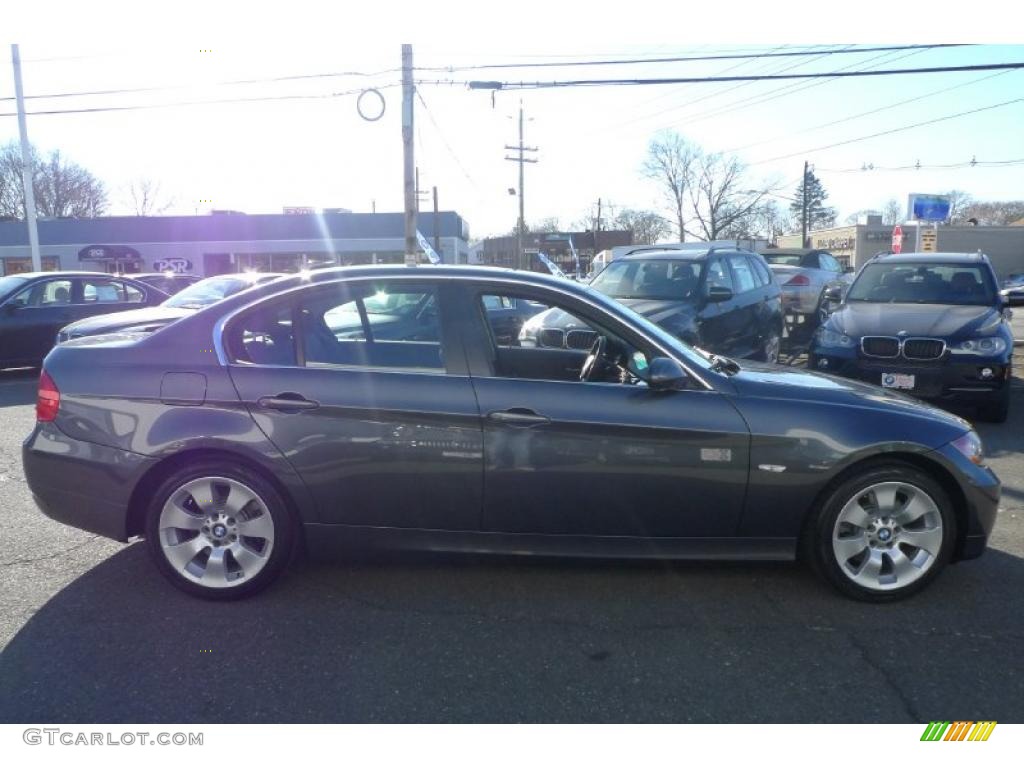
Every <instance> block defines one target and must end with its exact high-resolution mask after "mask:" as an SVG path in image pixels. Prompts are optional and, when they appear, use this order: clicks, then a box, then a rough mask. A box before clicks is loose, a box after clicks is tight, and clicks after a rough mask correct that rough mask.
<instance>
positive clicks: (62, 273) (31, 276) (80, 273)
mask: <svg viewBox="0 0 1024 768" xmlns="http://www.w3.org/2000/svg"><path fill="white" fill-rule="evenodd" d="M97 276H99V277H123V275H111V274H109V273H107V272H90V271H88V270H84V269H83V270H74V271H72V270H65V269H61V270H57V271H54V272H19V273H18V274H16V275H6V277H23V278H25V279H26V280H35V279H36V278H38V277H97Z"/></svg>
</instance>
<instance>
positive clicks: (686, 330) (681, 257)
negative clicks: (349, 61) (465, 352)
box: [520, 243, 782, 362]
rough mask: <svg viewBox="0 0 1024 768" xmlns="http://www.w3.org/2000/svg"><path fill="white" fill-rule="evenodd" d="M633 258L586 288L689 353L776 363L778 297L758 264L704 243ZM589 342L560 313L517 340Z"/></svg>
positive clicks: (533, 324)
mask: <svg viewBox="0 0 1024 768" xmlns="http://www.w3.org/2000/svg"><path fill="white" fill-rule="evenodd" d="M638 251H639V252H635V253H632V254H630V255H626V256H622V257H620V258H617V259H615V260H614V261H612V262H611V263H609V264H608V266H607V267H605V268H604V270H602V271H601V272H600V274H598V275H597V276H596V277H595V278H594V279H593V280H591V281H590V286H591V287H592V288H593V289H594V290H596V291H600V292H601V293H603V294H605V295H606V296H610V297H612V298H614V299H617V300H618V301H620V302H621V303H623V304H625V305H626V306H627V307H630V308H631V309H633V310H634V311H636V312H639V313H640V314H641V315H643V316H644V317H646V318H648V319H649V320H651V321H653V322H655V323H657V324H658V325H660V326H662V327H663V328H665V329H666V330H668V331H669V333H672V334H673V335H675V336H677V337H678V338H680V339H682V340H683V341H685V342H687V343H688V344H691V345H693V346H698V347H701V348H703V349H707V350H709V351H711V352H715V353H718V354H723V355H731V356H734V357H750V358H756V359H759V360H767V361H770V362H776V361H777V360H778V357H779V348H780V346H781V340H782V304H781V301H780V291H779V286H778V284H777V283H776V282H775V280H774V279H772V274H771V272H770V271H769V269H768V267H767V265H766V264H765V263H764V260H763V259H762V258H761V257H760V256H758V255H757V254H756V253H753V252H752V251H743V250H739V249H736V248H720V247H716V246H714V245H708V244H703V243H700V244H694V245H692V246H689V247H681V248H675V249H672V250H666V249H662V248H659V247H657V246H647V247H645V248H644V249H642V250H639V249H638ZM592 340H593V334H592V333H589V332H587V331H586V330H585V329H582V330H581V328H580V327H578V326H577V325H576V324H575V321H574V320H573V318H571V317H569V316H568V315H566V314H565V313H560V312H558V311H557V310H552V311H549V312H547V313H544V314H539V315H536V316H535V317H533V319H531V320H530V321H529V322H528V323H527V324H526V325H525V326H524V327H523V330H522V331H521V332H520V341H521V343H522V344H523V346H537V347H556V348H557V347H563V348H575V349H589V348H590V344H591V342H592Z"/></svg>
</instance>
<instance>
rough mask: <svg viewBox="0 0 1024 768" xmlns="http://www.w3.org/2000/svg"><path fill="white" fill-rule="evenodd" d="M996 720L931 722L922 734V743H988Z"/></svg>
mask: <svg viewBox="0 0 1024 768" xmlns="http://www.w3.org/2000/svg"><path fill="white" fill-rule="evenodd" d="M995 727H996V721H995V720H981V721H978V722H972V721H964V720H957V721H956V722H955V723H951V722H949V721H948V720H947V721H945V722H935V721H933V722H931V723H928V727H927V728H925V729H924V733H923V734H921V741H988V737H989V736H991V735H992V731H993V730H995Z"/></svg>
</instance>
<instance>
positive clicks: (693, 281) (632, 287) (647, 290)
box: [590, 259, 702, 300]
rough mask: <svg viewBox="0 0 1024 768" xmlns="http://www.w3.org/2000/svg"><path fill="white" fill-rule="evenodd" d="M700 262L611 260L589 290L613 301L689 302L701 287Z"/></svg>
mask: <svg viewBox="0 0 1024 768" xmlns="http://www.w3.org/2000/svg"><path fill="white" fill-rule="evenodd" d="M701 265H702V262H700V261H683V260H680V261H670V260H668V259H651V260H650V261H644V260H636V259H630V260H629V261H613V262H612V263H611V264H609V265H608V266H607V267H606V268H605V270H604V271H603V272H601V274H599V275H598V276H597V277H595V278H594V279H593V281H592V282H591V283H590V285H591V287H592V288H594V289H596V290H598V291H600V292H601V293H603V294H605V295H606V296H611V297H612V298H614V299H674V300H685V299H692V298H694V297H695V296H696V295H697V288H698V285H699V284H700V270H701Z"/></svg>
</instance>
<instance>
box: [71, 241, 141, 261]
mask: <svg viewBox="0 0 1024 768" xmlns="http://www.w3.org/2000/svg"><path fill="white" fill-rule="evenodd" d="M141 258H142V256H141V255H140V254H139V252H138V251H136V250H135V249H134V248H129V247H128V246H127V245H88V246H86V247H85V248H83V249H82V250H80V251H79V252H78V259H79V261H137V260H139V259H141Z"/></svg>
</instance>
